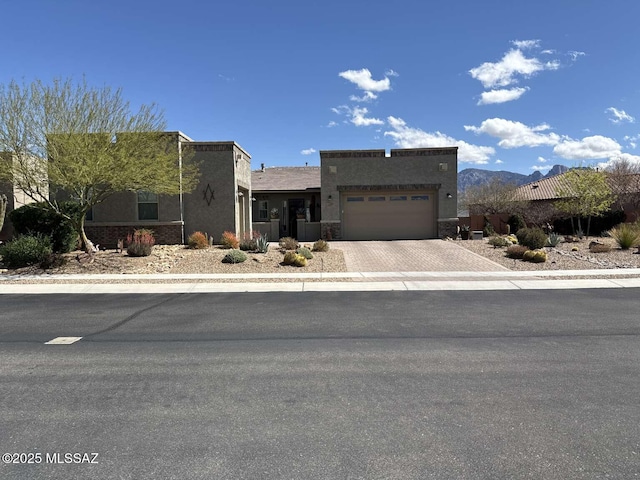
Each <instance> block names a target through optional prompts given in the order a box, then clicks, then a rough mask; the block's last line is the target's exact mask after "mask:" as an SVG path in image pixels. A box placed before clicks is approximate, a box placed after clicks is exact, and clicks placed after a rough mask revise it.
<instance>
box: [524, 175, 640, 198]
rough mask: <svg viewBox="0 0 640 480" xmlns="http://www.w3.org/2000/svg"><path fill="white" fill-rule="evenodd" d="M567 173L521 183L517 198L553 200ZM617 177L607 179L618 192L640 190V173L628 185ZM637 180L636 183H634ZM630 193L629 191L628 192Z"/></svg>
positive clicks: (614, 190) (612, 188)
mask: <svg viewBox="0 0 640 480" xmlns="http://www.w3.org/2000/svg"><path fill="white" fill-rule="evenodd" d="M565 174H566V173H560V174H558V175H554V176H552V177H548V178H543V179H541V180H538V181H536V182H531V183H527V184H525V185H520V186H519V187H518V188H516V191H515V194H516V198H518V199H520V200H553V199H556V198H558V197H557V195H556V192H557V191H558V188H560V187H561V186H562V183H563V182H562V179H563V178H564V176H565ZM616 178H617V177H615V176H609V177H607V180H608V182H609V186H610V187H611V190H613V192H616V193H621V190H622V189H627V190H630V191H640V175H638V174H634V175H633V177H632V179H631V180H628V181H627V182H626V185H624V186H621V185H617V184H616V183H614V182H615V180H616ZM634 182H635V185H634ZM627 193H628V192H627Z"/></svg>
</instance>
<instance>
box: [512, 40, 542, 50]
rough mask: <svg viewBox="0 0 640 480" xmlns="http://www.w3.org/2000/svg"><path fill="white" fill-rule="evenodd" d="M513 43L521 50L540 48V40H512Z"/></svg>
mask: <svg viewBox="0 0 640 480" xmlns="http://www.w3.org/2000/svg"><path fill="white" fill-rule="evenodd" d="M511 43H512V44H513V45H514V46H515V47H516V48H519V49H520V50H524V49H527V48H538V47H539V46H540V40H512V41H511Z"/></svg>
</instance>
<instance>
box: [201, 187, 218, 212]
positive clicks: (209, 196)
mask: <svg viewBox="0 0 640 480" xmlns="http://www.w3.org/2000/svg"><path fill="white" fill-rule="evenodd" d="M202 193H203V194H204V196H203V198H204V199H205V200H206V202H207V206H209V207H210V206H211V201H212V200H215V198H216V196H215V194H214V192H213V189H212V188H211V185H209V184H208V183H207V188H205V189H204V190H203V191H202Z"/></svg>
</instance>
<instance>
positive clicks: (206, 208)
mask: <svg viewBox="0 0 640 480" xmlns="http://www.w3.org/2000/svg"><path fill="white" fill-rule="evenodd" d="M191 147H193V148H194V150H195V152H194V155H195V157H194V160H195V161H196V162H197V163H198V164H199V168H200V181H199V184H198V186H197V187H196V189H195V190H194V191H193V193H190V194H185V195H184V212H185V216H184V220H185V233H186V235H187V236H189V235H190V234H191V233H193V232H195V231H202V232H206V233H208V234H209V235H211V236H213V238H214V240H215V241H216V242H218V241H219V240H220V237H221V236H222V233H223V232H224V231H225V230H228V231H231V232H235V233H236V234H238V235H240V234H241V232H242V231H243V230H244V229H245V228H246V227H248V228H249V229H250V228H251V192H250V190H249V187H250V185H251V156H250V155H249V154H248V153H247V152H245V151H244V150H243V149H242V148H241V147H240V146H239V145H237V144H235V143H234V142H194V143H192V144H191ZM238 189H240V191H241V192H242V193H243V196H242V198H240V197H239V196H238V195H237V191H238ZM211 190H213V198H211V193H210V192H211ZM205 192H207V198H208V199H210V202H209V203H208V202H207V199H206V198H205ZM240 205H244V212H245V213H244V216H242V215H241V213H240ZM242 218H243V219H244V225H241V219H242Z"/></svg>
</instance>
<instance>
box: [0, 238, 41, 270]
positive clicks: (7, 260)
mask: <svg viewBox="0 0 640 480" xmlns="http://www.w3.org/2000/svg"><path fill="white" fill-rule="evenodd" d="M52 252H53V249H52V247H51V239H50V238H49V237H47V236H45V235H20V236H18V237H16V238H15V239H13V240H11V241H10V242H7V243H6V244H4V245H2V246H1V247H0V256H2V263H3V264H4V265H5V267H7V268H21V267H27V266H29V265H39V264H41V263H42V262H44V261H45V260H46V259H47V258H48V257H49V255H51V254H52Z"/></svg>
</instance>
